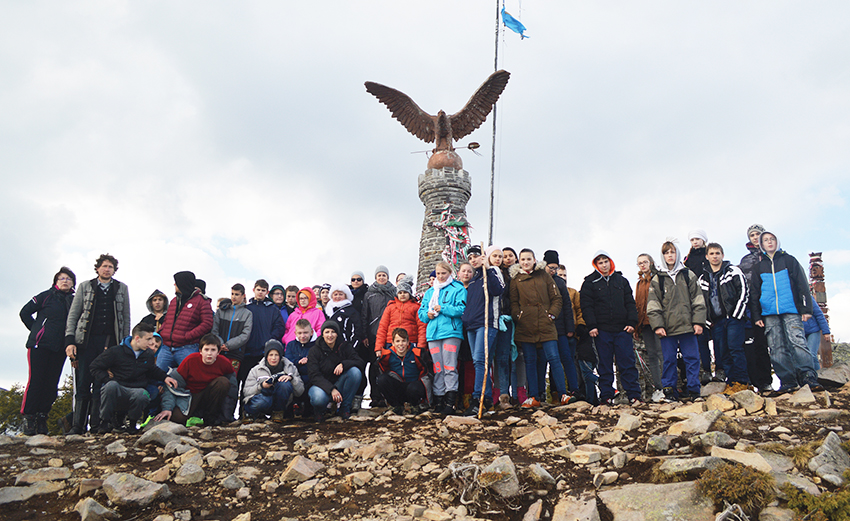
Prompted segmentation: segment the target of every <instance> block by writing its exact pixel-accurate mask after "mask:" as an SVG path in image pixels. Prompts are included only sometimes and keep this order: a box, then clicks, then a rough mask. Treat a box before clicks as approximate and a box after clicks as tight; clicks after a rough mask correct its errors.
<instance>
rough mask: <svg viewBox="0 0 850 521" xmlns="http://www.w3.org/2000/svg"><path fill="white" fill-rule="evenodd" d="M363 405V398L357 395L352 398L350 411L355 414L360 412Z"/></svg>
mask: <svg viewBox="0 0 850 521" xmlns="http://www.w3.org/2000/svg"><path fill="white" fill-rule="evenodd" d="M362 404H363V396H362V395H360V394H358V395H355V396H354V400H352V402H351V410H352V411H354V412H357V411H359V410H360V406H361V405H362Z"/></svg>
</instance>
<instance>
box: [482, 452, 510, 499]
mask: <svg viewBox="0 0 850 521" xmlns="http://www.w3.org/2000/svg"><path fill="white" fill-rule="evenodd" d="M478 482H479V483H480V484H482V485H483V486H485V487H488V488H490V489H492V490H493V491H494V492H495V493H497V494H499V495H500V496H502V497H513V496H516V495H517V494H519V478H518V477H517V475H516V466H515V465H514V462H513V461H511V458H510V457H508V456H500V457H498V458H496V459H495V460H494V461H493V463H491V464H489V465H487V466H486V467H485V468H484V469H483V470H482V471H481V473H480V474H479V475H478Z"/></svg>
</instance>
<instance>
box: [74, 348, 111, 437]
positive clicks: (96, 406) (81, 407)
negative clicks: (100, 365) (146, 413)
mask: <svg viewBox="0 0 850 521" xmlns="http://www.w3.org/2000/svg"><path fill="white" fill-rule="evenodd" d="M115 344H117V342H116V341H115V339H114V338H112V335H92V336H91V337H89V341H88V343H87V344H86V346H85V347H84V348H82V349H80V346H77V369H76V383H77V398H76V402H77V403H76V405H75V407H76V409H77V410H78V411H81V412H80V413H79V414H81V415H82V416H80V420H81V422H82V423H81V427H85V412H84V411H85V410H86V409H88V414H89V416H90V421H89V425H90V426H91V427H92V428H94V427H97V426H98V425H100V382H97V381H95V379H94V376H92V374H91V363H92V362H93V361H94V359H95V358H97V357H98V355H100V354H101V353H102V352H103V351H104V350H105V349H106V348H108V347H109V346H113V345H115ZM75 423H76V422H75ZM83 430H85V429H83Z"/></svg>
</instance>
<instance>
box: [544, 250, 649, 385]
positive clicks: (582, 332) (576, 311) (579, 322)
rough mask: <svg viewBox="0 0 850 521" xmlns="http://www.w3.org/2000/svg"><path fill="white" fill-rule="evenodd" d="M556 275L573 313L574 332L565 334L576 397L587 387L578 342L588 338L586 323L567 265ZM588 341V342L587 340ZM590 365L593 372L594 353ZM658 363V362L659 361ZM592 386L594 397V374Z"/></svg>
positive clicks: (579, 297) (559, 268) (561, 267)
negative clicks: (571, 357)
mask: <svg viewBox="0 0 850 521" xmlns="http://www.w3.org/2000/svg"><path fill="white" fill-rule="evenodd" d="M558 276H559V277H561V278H562V279H564V282H565V283H566V284H567V292H568V293H569V295H570V304H571V306H572V315H573V324H575V334H574V335H572V336H570V335H569V334H567V338H568V339H569V341H570V349H572V351H573V353H575V355H576V356H575V360H576V374H577V375H578V386H579V387H578V393H577V395H576V397H577V398H580V397H581V395H582V394H584V390H586V389H587V386H586V385H584V379H585V378H584V374H585V372H587V371H586V370H585V371H582V368H581V363H580V360H581V357H579V350H578V344H579V342H582V341H584V340H589V338H590V337H589V336H588V335H587V323H585V321H584V316H582V314H581V295H580V294H579V292H578V290H577V289H575V288H571V287H570V286H569V280H568V279H567V267H566V266H564V265H563V264H559V265H558ZM588 343H589V342H588ZM588 347H589V348H590V350H591V351H592V350H593V346H592V345H589V346H588ZM592 362H593V363H592V365H591V369H590V372H591V373H592V372H593V369H594V368H596V355H593V357H592ZM659 364H660V362H659ZM591 387H593V396H594V399H595V397H596V375H593V383H592V385H591Z"/></svg>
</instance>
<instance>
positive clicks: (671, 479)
mask: <svg viewBox="0 0 850 521" xmlns="http://www.w3.org/2000/svg"><path fill="white" fill-rule="evenodd" d="M663 463H664V462H663V461H659V462H658V463H656V464H655V465H653V466H652V468H651V469H650V470H649V480H650V481H652V482H653V483H678V482H680V481H684V480H685V475H684V474H668V473H667V472H663V471H662V470H661V465H662V464H663Z"/></svg>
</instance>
